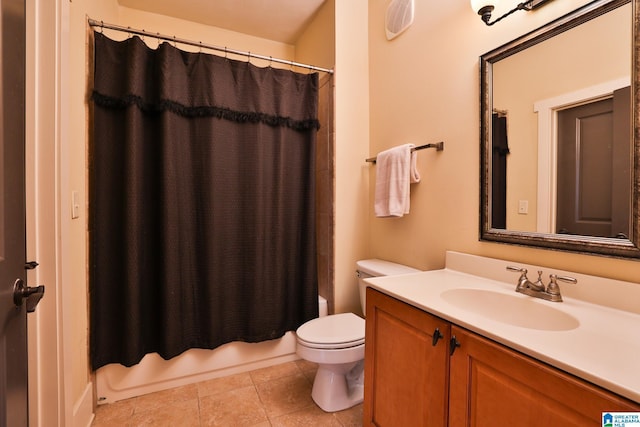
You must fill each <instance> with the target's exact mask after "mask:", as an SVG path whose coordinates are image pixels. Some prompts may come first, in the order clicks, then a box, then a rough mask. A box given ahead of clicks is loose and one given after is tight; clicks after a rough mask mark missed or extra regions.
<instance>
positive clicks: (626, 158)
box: [481, 0, 638, 256]
mask: <svg viewBox="0 0 640 427" xmlns="http://www.w3.org/2000/svg"><path fill="white" fill-rule="evenodd" d="M632 14H633V8H632V4H631V2H630V1H628V0H627V1H624V0H620V1H616V0H609V1H599V2H598V1H596V2H592V3H590V4H589V5H587V6H585V7H583V8H581V9H580V10H578V11H576V12H574V14H572V16H567V17H563V18H560V19H559V20H557V21H555V22H553V23H551V24H549V25H548V26H546V27H544V28H542V29H540V30H537V31H534V32H533V33H531V34H529V35H526V36H523V37H522V38H520V39H518V40H515V41H514V42H511V43H508V44H507V45H505V46H502V47H500V48H498V49H496V50H494V51H492V52H489V53H487V54H485V55H483V56H482V58H481V68H482V85H483V87H482V88H481V89H482V91H483V105H482V109H483V111H482V118H483V161H484V162H485V163H486V164H485V167H484V168H483V175H484V176H483V177H482V178H483V194H482V198H481V200H482V203H483V206H481V214H482V216H483V218H482V231H481V238H482V239H483V240H497V241H507V242H511V243H524V244H533V245H536V246H552V247H556V248H561V249H572V250H580V251H587V252H597V253H604V254H608V255H611V254H619V253H617V249H618V246H620V245H622V247H623V250H622V252H628V253H625V254H624V256H629V255H631V256H638V255H637V250H638V248H637V247H636V245H635V244H634V242H635V240H634V239H635V238H636V237H637V236H633V234H634V233H633V230H634V227H635V226H636V223H637V220H638V218H635V217H634V213H633V212H634V211H633V208H634V198H633V185H632V180H633V177H634V159H633V155H632V153H633V148H634V139H633V125H632V110H633V108H632V106H633V102H632V98H633V96H632V91H631V85H632V75H631V70H632V69H633V65H632V45H633V43H632V40H633V37H634V34H633V28H632V27H633V26H632V22H633V19H632ZM608 249H612V250H611V251H608ZM628 250H630V252H629V251H628Z"/></svg>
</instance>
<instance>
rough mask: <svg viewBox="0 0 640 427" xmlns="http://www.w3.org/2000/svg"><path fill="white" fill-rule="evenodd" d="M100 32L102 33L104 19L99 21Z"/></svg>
mask: <svg viewBox="0 0 640 427" xmlns="http://www.w3.org/2000/svg"><path fill="white" fill-rule="evenodd" d="M100 34H104V21H100Z"/></svg>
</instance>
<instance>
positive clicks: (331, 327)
mask: <svg viewBox="0 0 640 427" xmlns="http://www.w3.org/2000/svg"><path fill="white" fill-rule="evenodd" d="M296 334H297V336H298V343H299V344H301V345H304V346H306V347H311V348H318V349H323V348H326V349H341V348H350V347H356V346H359V345H361V344H364V334H365V323H364V319H363V318H361V317H359V316H356V315H355V314H353V313H340V314H332V315H330V316H325V317H319V318H317V319H313V320H310V321H308V322H306V323H305V324H303V325H302V326H300V327H299V328H298V330H297V331H296Z"/></svg>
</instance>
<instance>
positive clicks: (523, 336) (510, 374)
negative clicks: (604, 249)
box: [363, 253, 640, 426]
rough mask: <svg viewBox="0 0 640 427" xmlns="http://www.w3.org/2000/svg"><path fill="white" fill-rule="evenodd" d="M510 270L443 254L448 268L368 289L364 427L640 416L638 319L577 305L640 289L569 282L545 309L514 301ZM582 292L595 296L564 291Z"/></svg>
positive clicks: (583, 421) (584, 421) (597, 421)
mask: <svg viewBox="0 0 640 427" xmlns="http://www.w3.org/2000/svg"><path fill="white" fill-rule="evenodd" d="M474 265H475V266H474ZM507 265H512V263H508V262H506V261H501V260H492V259H488V258H482V257H475V256H470V255H465V254H457V253H448V254H447V268H445V269H443V270H437V271H428V272H421V273H415V274H409V275H402V276H395V277H385V278H375V279H367V282H368V283H369V285H370V287H369V288H368V289H367V316H366V320H367V322H366V343H367V344H366V355H365V400H364V417H363V419H364V425H376V426H398V425H411V426H426V425H428V426H437V425H442V426H447V425H448V426H463V425H464V426H467V425H492V424H493V423H494V422H498V423H499V424H500V425H518V426H539V425H545V426H553V425H558V426H560V425H562V426H568V425H571V426H585V425H602V424H601V423H602V414H603V412H638V411H640V366H639V364H638V355H639V354H640V314H638V313H634V312H629V311H627V310H620V309H618V308H615V307H611V306H602V305H598V304H593V303H592V302H589V301H585V300H580V299H577V298H575V297H574V296H573V295H581V296H582V295H583V296H584V298H585V299H588V298H590V296H591V295H590V293H592V290H593V289H597V287H598V286H601V287H602V286H606V287H607V289H608V291H609V292H611V291H615V290H617V291H618V293H623V294H624V293H628V294H627V297H631V298H636V297H637V294H634V293H635V292H640V285H635V286H633V285H634V284H629V283H626V282H615V281H613V282H615V283H605V284H603V283H597V282H598V281H599V280H605V281H606V279H600V278H593V277H588V276H582V275H576V276H578V277H577V278H578V284H576V285H565V286H564V287H563V292H564V293H565V301H564V302H560V303H552V302H548V301H542V300H536V299H534V298H531V297H529V296H526V295H521V294H517V293H516V292H515V282H516V279H517V276H512V275H511V274H509V273H507V274H506V275H504V274H503V273H502V272H501V270H506V266H507ZM476 267H477V268H476ZM527 267H528V268H531V267H534V266H527ZM527 267H525V268H527ZM454 268H455V269H454ZM534 268H535V267H534ZM465 270H467V271H465ZM530 271H531V270H530ZM484 273H487V274H484ZM546 273H547V276H548V273H552V272H551V271H547V272H546ZM554 273H555V272H554ZM562 273H563V274H567V273H565V272H562ZM483 274H484V275H483ZM492 274H494V275H495V277H486V276H491V275H492ZM509 278H510V279H512V280H511V282H513V284H512V283H509V282H508V279H509ZM500 279H507V280H505V281H503V280H500ZM581 282H584V283H583V284H584V286H585V287H586V288H592V289H585V290H583V291H582V293H579V292H578V293H576V290H575V289H574V290H573V293H572V292H569V289H568V288H569V286H575V287H576V288H577V287H579V286H581V284H582V283H581ZM627 285H631V286H627ZM616 286H617V288H616ZM612 287H613V288H614V289H612ZM593 292H595V291H593ZM570 293H571V294H572V296H569V294H570ZM623 296H624V295H622V296H621V297H623ZM635 301H636V303H637V301H639V299H637V298H636V299H635ZM614 303H615V301H614ZM510 306H512V307H510ZM529 319H530V320H529Z"/></svg>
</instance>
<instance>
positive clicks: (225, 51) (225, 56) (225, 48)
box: [224, 46, 228, 59]
mask: <svg viewBox="0 0 640 427" xmlns="http://www.w3.org/2000/svg"><path fill="white" fill-rule="evenodd" d="M224 59H228V58H227V47H226V46H225V47H224Z"/></svg>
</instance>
